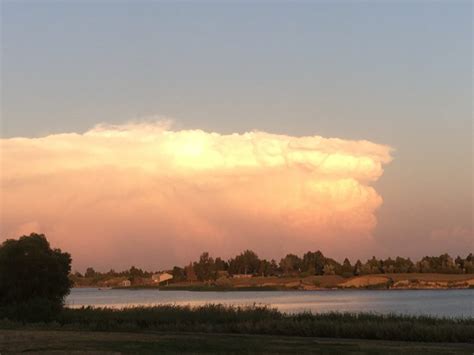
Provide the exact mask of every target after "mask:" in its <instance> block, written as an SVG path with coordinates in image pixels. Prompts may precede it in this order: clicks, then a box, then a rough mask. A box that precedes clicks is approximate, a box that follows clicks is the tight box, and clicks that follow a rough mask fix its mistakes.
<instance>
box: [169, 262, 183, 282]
mask: <svg viewBox="0 0 474 355" xmlns="http://www.w3.org/2000/svg"><path fill="white" fill-rule="evenodd" d="M171 274H172V275H173V282H179V281H184V280H186V273H185V272H184V269H183V268H180V267H178V266H175V267H174V268H173V271H172V272H171Z"/></svg>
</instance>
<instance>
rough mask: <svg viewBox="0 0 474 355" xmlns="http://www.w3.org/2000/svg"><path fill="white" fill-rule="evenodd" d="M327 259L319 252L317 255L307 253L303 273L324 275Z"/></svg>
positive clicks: (304, 256) (304, 258)
mask: <svg viewBox="0 0 474 355" xmlns="http://www.w3.org/2000/svg"><path fill="white" fill-rule="evenodd" d="M325 264H326V258H325V257H324V255H323V253H321V252H320V251H319V250H318V251H317V252H315V253H313V252H310V251H309V252H307V253H306V254H304V255H303V271H305V272H307V273H309V274H311V275H323V273H324V265H325Z"/></svg>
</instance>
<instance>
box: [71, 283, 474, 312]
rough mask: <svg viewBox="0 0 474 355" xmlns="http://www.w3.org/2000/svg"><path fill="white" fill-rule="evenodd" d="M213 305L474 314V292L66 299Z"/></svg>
mask: <svg viewBox="0 0 474 355" xmlns="http://www.w3.org/2000/svg"><path fill="white" fill-rule="evenodd" d="M208 303H221V304H226V305H236V306H248V305H253V304H257V305H268V306H271V307H275V308H277V309H279V310H281V311H283V312H288V313H297V312H304V311H311V312H331V311H339V312H376V313H385V314H386V313H403V314H417V315H418V314H426V315H436V316H447V317H473V316H474V290H419V291H415V290H408V291H402V290H397V291H394V290H392V291H382V290H377V291H371V290H328V291H244V292H242V291H241V292H190V291H159V290H123V289H120V290H99V289H96V288H76V289H73V290H72V292H71V294H70V295H69V296H68V298H67V299H66V304H67V306H69V307H80V306H106V307H115V308H123V307H132V306H152V305H159V304H176V305H191V306H199V305H204V304H208Z"/></svg>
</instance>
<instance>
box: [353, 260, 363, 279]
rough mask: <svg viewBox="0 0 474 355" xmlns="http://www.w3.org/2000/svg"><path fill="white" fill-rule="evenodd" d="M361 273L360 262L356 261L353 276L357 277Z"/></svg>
mask: <svg viewBox="0 0 474 355" xmlns="http://www.w3.org/2000/svg"><path fill="white" fill-rule="evenodd" d="M361 273H362V263H361V261H360V260H357V261H356V263H355V264H354V275H355V276H359V275H360V274H361Z"/></svg>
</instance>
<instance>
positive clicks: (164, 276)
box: [151, 272, 173, 284]
mask: <svg viewBox="0 0 474 355" xmlns="http://www.w3.org/2000/svg"><path fill="white" fill-rule="evenodd" d="M172 278H173V275H171V274H170V273H167V272H162V273H159V274H153V275H152V276H151V279H152V281H153V282H154V283H158V284H159V283H162V282H165V281H169V280H171V279H172Z"/></svg>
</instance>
